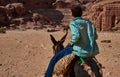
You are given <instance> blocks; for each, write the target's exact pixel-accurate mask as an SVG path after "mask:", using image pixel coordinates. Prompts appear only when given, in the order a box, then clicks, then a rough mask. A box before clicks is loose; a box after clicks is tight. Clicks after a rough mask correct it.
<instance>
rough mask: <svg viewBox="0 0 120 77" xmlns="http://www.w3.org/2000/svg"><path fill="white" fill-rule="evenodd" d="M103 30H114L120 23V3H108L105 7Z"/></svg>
mask: <svg viewBox="0 0 120 77" xmlns="http://www.w3.org/2000/svg"><path fill="white" fill-rule="evenodd" d="M103 17H104V19H103V20H102V21H103V24H102V30H105V31H106V30H112V29H113V28H116V29H117V28H119V27H120V25H118V24H119V23H120V4H108V5H106V6H105V8H104V14H103Z"/></svg>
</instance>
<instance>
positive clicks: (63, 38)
mask: <svg viewBox="0 0 120 77" xmlns="http://www.w3.org/2000/svg"><path fill="white" fill-rule="evenodd" d="M67 34H68V31H66V34H65V35H64V36H63V37H62V38H61V40H60V42H61V43H64V41H65V39H66V36H67Z"/></svg>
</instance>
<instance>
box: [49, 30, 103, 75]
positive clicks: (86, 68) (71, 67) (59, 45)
mask: <svg viewBox="0 0 120 77" xmlns="http://www.w3.org/2000/svg"><path fill="white" fill-rule="evenodd" d="M67 34H68V31H66V34H65V35H64V36H63V37H62V38H61V39H60V40H58V41H57V40H56V39H55V38H54V37H53V36H52V35H50V37H51V41H52V43H53V53H54V54H57V53H58V52H59V51H61V50H62V49H63V48H64V46H63V43H64V41H65V39H66V36H67ZM63 61H64V60H63ZM78 61H79V57H77V56H74V57H72V60H71V61H70V63H69V64H68V65H67V67H66V69H65V70H64V72H62V74H63V77H103V76H102V65H101V64H100V63H99V62H98V61H97V59H96V58H95V57H94V58H84V61H85V62H83V63H78Z"/></svg>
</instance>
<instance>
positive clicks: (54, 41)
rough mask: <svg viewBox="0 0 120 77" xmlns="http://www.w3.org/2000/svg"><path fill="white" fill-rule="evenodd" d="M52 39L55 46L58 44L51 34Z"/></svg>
mask: <svg viewBox="0 0 120 77" xmlns="http://www.w3.org/2000/svg"><path fill="white" fill-rule="evenodd" d="M50 38H51V41H52V42H53V44H54V45H56V44H57V41H56V40H55V38H54V37H53V36H52V35H51V34H50Z"/></svg>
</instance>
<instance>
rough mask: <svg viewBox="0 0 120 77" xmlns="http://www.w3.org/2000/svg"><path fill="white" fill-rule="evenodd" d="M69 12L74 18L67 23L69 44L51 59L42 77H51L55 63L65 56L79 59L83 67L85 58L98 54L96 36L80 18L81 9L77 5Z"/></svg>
mask: <svg viewBox="0 0 120 77" xmlns="http://www.w3.org/2000/svg"><path fill="white" fill-rule="evenodd" d="M71 12H72V16H73V17H74V18H73V19H72V20H71V21H70V23H69V27H70V31H71V38H70V42H69V43H68V45H67V46H66V47H65V48H64V49H63V50H62V51H60V52H58V53H56V54H55V55H54V56H53V57H52V59H51V61H50V63H49V66H48V68H47V70H46V73H45V76H44V77H52V72H53V68H54V66H55V63H56V62H57V61H58V60H60V59H61V58H62V57H64V56H66V55H69V54H74V55H75V56H77V57H79V59H80V61H79V62H80V63H81V65H83V66H84V65H86V64H85V62H84V59H85V58H93V57H94V56H96V55H97V54H98V53H99V48H98V45H97V43H96V39H97V37H98V36H97V33H96V30H95V27H94V25H93V24H92V23H91V22H90V21H89V20H88V19H84V18H82V17H81V16H82V8H81V6H80V5H79V4H77V5H72V7H71ZM96 61H97V60H96ZM93 77H94V76H93Z"/></svg>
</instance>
